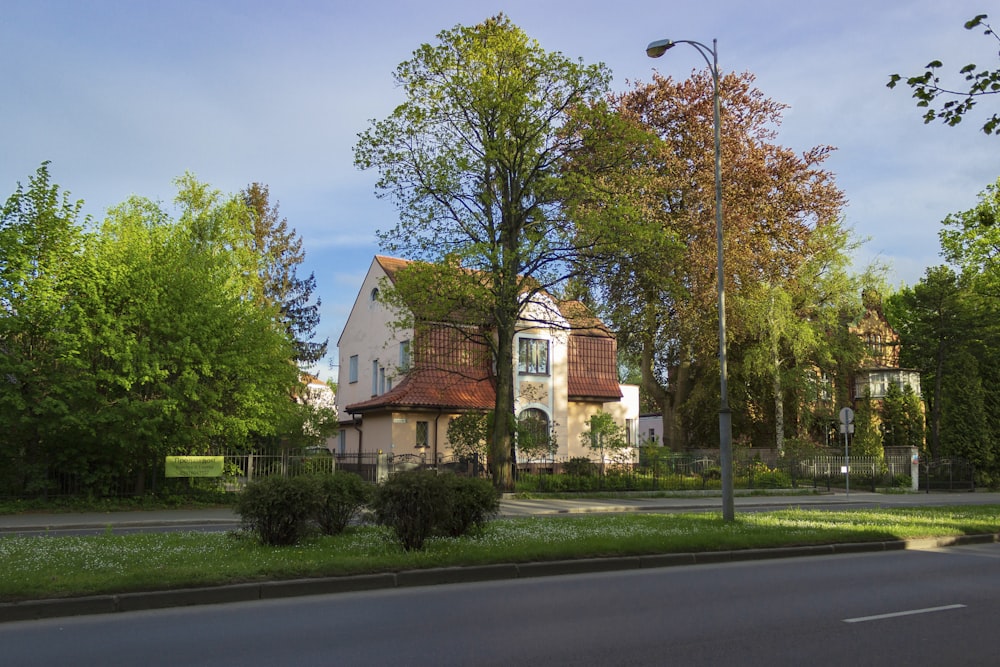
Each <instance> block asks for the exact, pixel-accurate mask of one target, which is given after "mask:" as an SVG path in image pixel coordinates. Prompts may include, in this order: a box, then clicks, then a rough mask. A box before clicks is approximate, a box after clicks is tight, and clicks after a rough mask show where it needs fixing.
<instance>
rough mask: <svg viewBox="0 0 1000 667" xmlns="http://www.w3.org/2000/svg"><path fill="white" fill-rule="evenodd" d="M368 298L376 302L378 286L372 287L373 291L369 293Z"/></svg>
mask: <svg viewBox="0 0 1000 667" xmlns="http://www.w3.org/2000/svg"><path fill="white" fill-rule="evenodd" d="M368 299H369V300H370V301H371V302H372V303H376V302H377V301H378V288H377V287H373V288H372V291H371V292H370V293H369V295H368Z"/></svg>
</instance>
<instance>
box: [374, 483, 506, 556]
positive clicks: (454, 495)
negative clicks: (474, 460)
mask: <svg viewBox="0 0 1000 667" xmlns="http://www.w3.org/2000/svg"><path fill="white" fill-rule="evenodd" d="M371 506H372V510H373V511H374V513H375V520H376V521H377V522H378V523H380V524H382V525H384V526H389V527H390V528H392V530H393V532H394V533H395V535H396V538H397V539H398V540H399V542H400V544H401V545H402V546H403V548H404V549H406V550H407V551H416V550H419V549H421V548H423V545H424V542H425V541H426V540H427V538H428V537H431V536H432V535H444V536H450V537H459V536H462V535H465V534H467V533H469V532H471V531H472V530H475V529H479V528H482V526H483V525H484V524H485V523H486V522H487V521H489V520H490V519H491V518H493V517H494V516H496V515H497V513H498V512H499V511H500V497H499V495H498V494H497V492H496V491H495V490H494V489H493V486H492V485H491V484H490V482H489V481H488V480H483V479H474V478H468V477H459V476H457V475H454V474H451V473H441V474H439V473H437V472H435V471H433V470H409V471H405V472H400V473H397V474H395V475H393V476H392V477H390V478H389V479H387V480H386V481H385V482H383V483H382V485H381V486H379V487H378V488H377V489H376V490H375V496H374V498H373V500H372V505H371Z"/></svg>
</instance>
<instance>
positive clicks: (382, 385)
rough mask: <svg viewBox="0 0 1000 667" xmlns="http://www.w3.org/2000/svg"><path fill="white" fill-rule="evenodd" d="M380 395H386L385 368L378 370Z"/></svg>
mask: <svg viewBox="0 0 1000 667" xmlns="http://www.w3.org/2000/svg"><path fill="white" fill-rule="evenodd" d="M378 393H379V394H384V393H385V368H379V369H378Z"/></svg>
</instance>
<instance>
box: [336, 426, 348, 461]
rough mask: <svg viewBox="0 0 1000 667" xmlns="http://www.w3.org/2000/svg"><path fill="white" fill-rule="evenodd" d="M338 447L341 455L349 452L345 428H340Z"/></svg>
mask: <svg viewBox="0 0 1000 667" xmlns="http://www.w3.org/2000/svg"><path fill="white" fill-rule="evenodd" d="M337 449H338V451H339V453H340V455H341V456H343V455H344V454H345V453H347V431H345V430H343V429H341V430H340V437H339V438H338V441H337Z"/></svg>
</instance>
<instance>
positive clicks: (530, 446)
mask: <svg viewBox="0 0 1000 667" xmlns="http://www.w3.org/2000/svg"><path fill="white" fill-rule="evenodd" d="M517 448H518V450H520V451H521V452H523V453H524V454H526V455H527V456H532V457H537V456H544V455H545V454H546V453H551V451H552V432H551V429H550V428H549V416H548V415H547V414H545V412H543V411H542V410H539V409H538V408H528V409H527V410H523V411H522V412H521V414H520V415H519V416H518V418H517Z"/></svg>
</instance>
